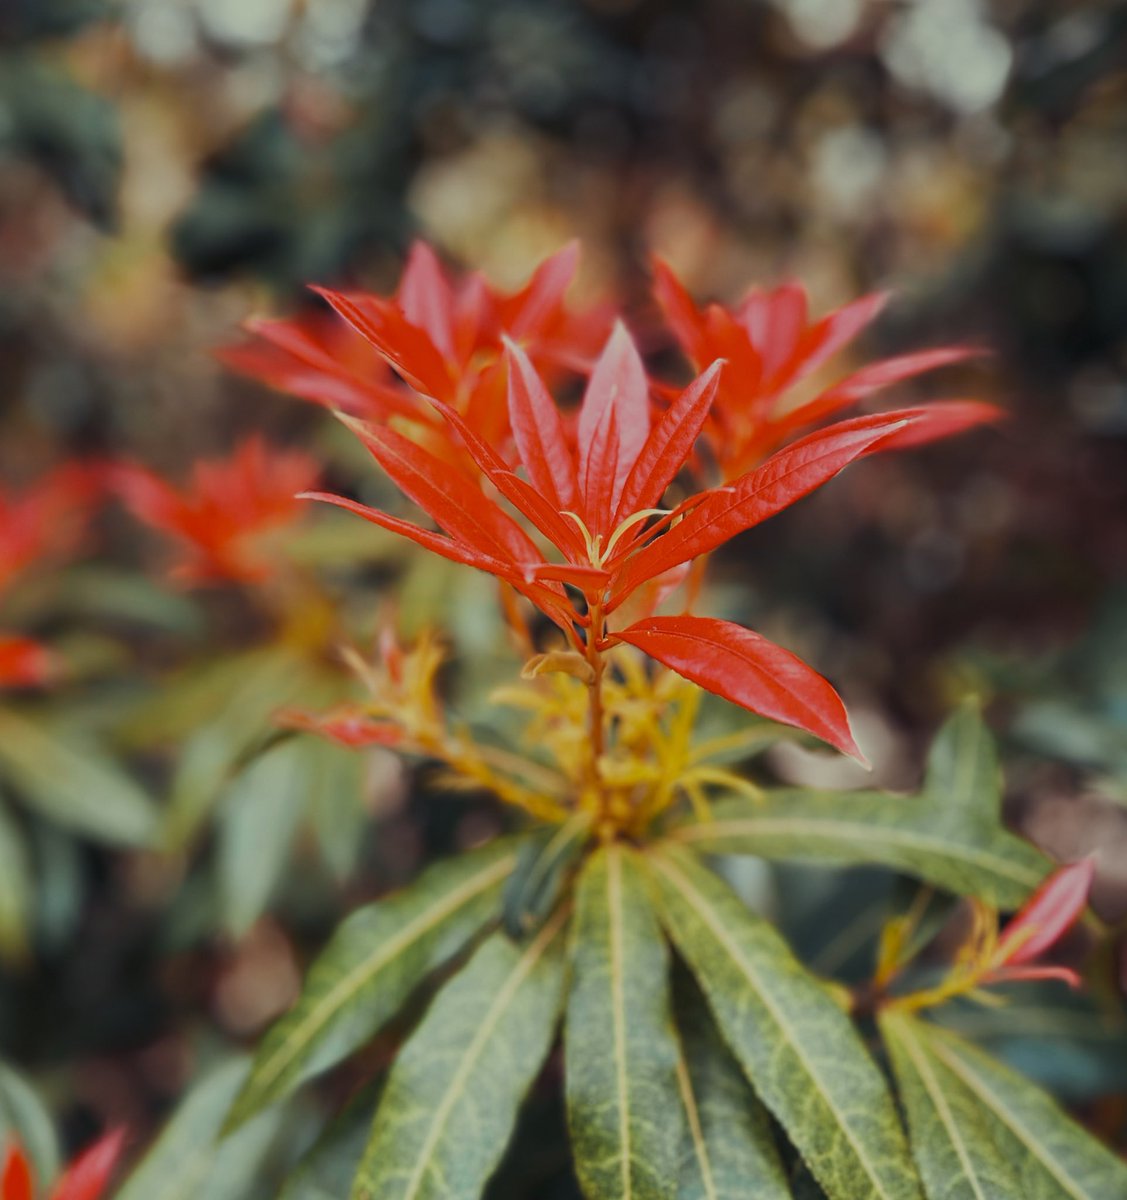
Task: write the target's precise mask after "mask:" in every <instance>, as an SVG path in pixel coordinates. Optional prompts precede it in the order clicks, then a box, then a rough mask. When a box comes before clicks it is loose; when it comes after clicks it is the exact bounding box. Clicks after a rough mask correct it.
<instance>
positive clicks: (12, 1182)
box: [0, 1146, 35, 1200]
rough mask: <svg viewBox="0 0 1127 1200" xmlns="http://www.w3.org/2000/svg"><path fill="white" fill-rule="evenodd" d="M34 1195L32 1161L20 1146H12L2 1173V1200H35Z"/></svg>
mask: <svg viewBox="0 0 1127 1200" xmlns="http://www.w3.org/2000/svg"><path fill="white" fill-rule="evenodd" d="M34 1195H35V1180H34V1178H33V1177H32V1174H31V1163H29V1162H28V1160H27V1156H26V1155H25V1154H24V1152H23V1151H22V1150H21V1149H20V1148H19V1146H10V1147H9V1148H8V1153H7V1155H6V1156H5V1159H4V1170H3V1173H2V1174H0V1200H33V1198H34Z"/></svg>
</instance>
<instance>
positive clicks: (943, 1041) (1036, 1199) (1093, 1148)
mask: <svg viewBox="0 0 1127 1200" xmlns="http://www.w3.org/2000/svg"><path fill="white" fill-rule="evenodd" d="M917 1028H918V1029H919V1030H920V1031H921V1033H922V1036H924V1037H925V1038H926V1046H927V1049H928V1052H929V1053H930V1055H931V1056H932V1058H933V1059H934V1061H936V1062H937V1063H938V1064H939V1065H940V1066H941V1067H942V1069H944V1070H945V1071H946V1072H947V1073H948V1074H949V1076H950V1077H951V1079H952V1080H953V1081H955V1083H956V1085H957V1086H961V1087H962V1088H963V1089H965V1094H966V1095H967V1096H968V1097H971V1098H973V1101H974V1103H975V1106H976V1108H977V1113H978V1119H979V1120H980V1121H982V1122H986V1123H988V1124H989V1126H990V1129H991V1133H992V1134H993V1136H994V1138H995V1139H996V1140H997V1141H998V1143H999V1145H1000V1146H1001V1149H1002V1153H1003V1154H1004V1155H1005V1157H1006V1160H1007V1161H1008V1162H1009V1163H1010V1164H1011V1165H1012V1167H1013V1168H1014V1170H1015V1172H1016V1174H1017V1177H1018V1186H1017V1189H1016V1191H1015V1193H1014V1194H1015V1195H1017V1196H1020V1197H1022V1200H1026V1198H1027V1197H1028V1200H1042V1198H1044V1200H1119V1197H1121V1196H1127V1163H1124V1162H1123V1161H1122V1160H1121V1159H1119V1158H1117V1157H1116V1156H1115V1155H1114V1154H1112V1152H1111V1151H1110V1150H1108V1149H1107V1147H1106V1146H1103V1145H1102V1144H1101V1143H1100V1142H1098V1141H1097V1140H1096V1139H1095V1138H1093V1137H1092V1136H1091V1135H1090V1134H1089V1133H1087V1132H1086V1131H1085V1130H1084V1129H1082V1128H1081V1127H1080V1126H1079V1125H1077V1124H1076V1123H1075V1122H1074V1121H1073V1120H1072V1119H1071V1118H1070V1117H1069V1116H1068V1115H1067V1114H1066V1113H1065V1112H1064V1111H1063V1110H1062V1109H1061V1108H1060V1106H1059V1105H1058V1104H1057V1103H1056V1101H1055V1100H1053V1099H1052V1097H1051V1096H1049V1095H1048V1094H1047V1093H1045V1092H1043V1091H1042V1090H1041V1089H1040V1088H1039V1087H1037V1086H1036V1085H1035V1084H1033V1083H1031V1082H1030V1081H1029V1080H1027V1079H1025V1078H1024V1077H1023V1076H1021V1075H1018V1074H1017V1073H1016V1072H1015V1071H1012V1070H1011V1069H1010V1068H1009V1067H1006V1066H1003V1065H1002V1063H1000V1062H997V1061H996V1060H995V1059H993V1058H991V1057H990V1056H989V1055H988V1054H985V1053H984V1052H983V1051H981V1050H979V1049H978V1048H977V1047H976V1046H972V1045H971V1044H970V1043H969V1042H965V1041H963V1040H962V1039H961V1038H959V1037H957V1036H956V1035H955V1034H952V1033H949V1032H947V1031H946V1030H941V1029H939V1028H938V1027H937V1026H935V1025H931V1024H924V1023H923V1022H920V1023H919V1024H918V1026H917Z"/></svg>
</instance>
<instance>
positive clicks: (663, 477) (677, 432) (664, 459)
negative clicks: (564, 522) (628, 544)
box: [614, 362, 724, 525]
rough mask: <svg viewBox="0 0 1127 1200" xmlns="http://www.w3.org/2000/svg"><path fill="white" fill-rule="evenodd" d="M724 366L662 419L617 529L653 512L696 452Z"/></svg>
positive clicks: (625, 494)
mask: <svg viewBox="0 0 1127 1200" xmlns="http://www.w3.org/2000/svg"><path fill="white" fill-rule="evenodd" d="M723 365H724V364H723V363H722V362H714V363H713V364H712V366H710V367H709V368H708V370H707V371H705V372H704V373H703V374H702V375H699V376H698V377H697V378H696V379H694V380H693V382H692V383H691V384H689V386H688V387H687V388H685V390H684V391H683V392H682V393H681V395H680V396H678V397H677V399H676V400H675V401H674V403H673V404H672V405H671V406H670V407H669V408H668V409H666V411H665V412H664V413H663V414H662V415H661V418H660V420H658V422H657V424H656V425H654V427H653V428H652V429H651V430H650V435H649V437H648V438H647V439H646V442H645V445H644V446H643V447H642V450H641V453H640V454H639V455H638V460H637V462H635V463H634V466H633V469H632V470H631V472H630V474H629V475H628V476H627V478H626V482H625V484H624V485H623V488H622V495H621V497H620V498H619V502H618V508H617V510H616V512H615V514H614V524H615V525H618V524H619V523H620V522H622V521H624V520H625V519H626V518H627V517H629V516H630V515H631V514H632V513H635V512H639V511H641V510H642V509H645V508H654V507H656V506H657V504H659V503H660V501H661V498H662V496H663V495H665V489H666V488H667V487H669V485H670V483H672V482H673V479H674V477H675V476H676V474H677V472H678V471H679V470H680V469H681V467H682V466H684V464H685V461H686V459H688V457H689V455H690V454H692V452H693V446H694V445H695V443H696V440H697V436H698V434H699V433H700V431H701V428H702V427H703V425H704V422H705V420H706V418H707V417H708V410H709V408H710V407H711V405H712V401H713V399H714V398H715V396H716V388H717V386H718V384H719V382H720V371H721V369H722V367H723Z"/></svg>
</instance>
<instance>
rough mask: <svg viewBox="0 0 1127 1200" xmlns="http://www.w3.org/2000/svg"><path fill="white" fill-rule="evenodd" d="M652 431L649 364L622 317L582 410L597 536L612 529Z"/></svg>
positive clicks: (587, 484)
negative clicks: (614, 515) (629, 478)
mask: <svg viewBox="0 0 1127 1200" xmlns="http://www.w3.org/2000/svg"><path fill="white" fill-rule="evenodd" d="M649 432H650V394H649V384H648V382H647V380H646V372H645V368H644V367H643V366H642V360H641V358H640V357H639V355H638V351H637V348H636V347H635V345H634V340H633V338H631V336H630V334H629V332H628V331H627V329H626V326H625V325H623V324H622V322H621V321H619V322H618V324H616V325H615V327H614V332H613V333H612V334H611V335H610V337H609V338H608V339H607V344H606V347H605V349H604V350H603V353H602V354H601V355H600V356H599V361H598V362H597V363H596V364H595V369H594V370H593V371H592V372H591V379H590V381H589V382H588V384H587V391H586V392H585V393H584V396H583V405H582V407H581V408H580V410H579V423H578V439H579V484H580V489H581V491H582V493H583V507H584V512H585V515H586V519H587V527H588V529H589V530H590V531H591V533H592V534H602V535H603V536H604V537H605V536H607V535H609V534H610V533H611V514H612V513H613V512H614V511H615V509H616V508H617V507H618V497H619V496H620V495H621V493H622V487H623V484H625V482H626V477H627V476H628V475H629V474H630V472H631V470H632V469H633V467H634V463H635V462H636V461H637V458H638V455H639V454H640V453H641V450H642V447H643V446H644V445H645V443H646V438H647V437H648V436H649Z"/></svg>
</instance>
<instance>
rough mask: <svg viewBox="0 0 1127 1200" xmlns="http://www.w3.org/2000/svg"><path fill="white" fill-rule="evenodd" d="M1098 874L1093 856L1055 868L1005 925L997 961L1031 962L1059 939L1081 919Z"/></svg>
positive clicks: (1013, 963)
mask: <svg viewBox="0 0 1127 1200" xmlns="http://www.w3.org/2000/svg"><path fill="white" fill-rule="evenodd" d="M1095 873H1096V865H1095V862H1094V861H1093V860H1092V859H1091V858H1082V859H1081V860H1080V861H1079V862H1075V863H1073V864H1072V865H1071V866H1067V867H1062V868H1061V869H1060V870H1059V871H1054V872H1053V874H1052V875H1050V876H1049V878H1048V879H1046V880H1045V882H1044V883H1043V884H1041V886H1040V887H1039V888H1038V889H1037V890H1036V891H1035V892H1034V893H1033V895H1032V896H1031V897H1030V898H1029V900H1028V901H1027V902H1026V903H1025V904H1024V905H1023V907H1022V909H1021V911H1020V912H1019V913H1018V914H1017V916H1015V917H1014V919H1013V920H1012V921H1011V922H1010V923H1009V924H1008V925H1007V926H1006V929H1005V932H1004V933H1003V934H1002V937H1001V940H1000V941H999V942H998V949H997V952H996V955H995V960H996V961H997V963H998V964H999V965H1000V966H1013V967H1016V966H1020V965H1021V964H1022V963H1028V962H1032V960H1033V959H1035V958H1038V957H1040V955H1042V954H1044V952H1045V951H1046V950H1048V949H1049V948H1050V947H1051V946H1052V945H1054V943H1056V942H1058V941H1059V940H1060V939H1061V938H1062V937H1063V936H1064V935H1065V934H1066V933H1067V932H1068V930H1069V929H1071V928H1072V926H1073V925H1075V924H1076V922H1077V921H1078V920H1079V919H1080V914H1081V913H1082V912H1083V911H1084V907H1085V905H1086V904H1087V903H1088V893H1089V892H1090V891H1091V888H1092V880H1093V878H1094V877H1095Z"/></svg>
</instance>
